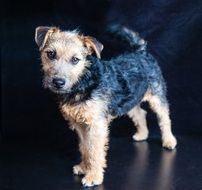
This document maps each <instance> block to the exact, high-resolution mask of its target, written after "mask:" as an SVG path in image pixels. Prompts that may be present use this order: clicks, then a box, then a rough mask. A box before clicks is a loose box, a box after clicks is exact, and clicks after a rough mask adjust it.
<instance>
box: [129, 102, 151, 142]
mask: <svg viewBox="0 0 202 190" xmlns="http://www.w3.org/2000/svg"><path fill="white" fill-rule="evenodd" d="M146 114H147V112H146V111H145V110H143V109H142V108H141V107H140V105H137V106H135V107H134V108H133V109H132V110H130V111H129V112H128V116H129V117H130V118H131V119H132V121H133V122H134V124H135V126H136V129H137V132H136V133H135V134H134V135H133V139H134V140H136V141H142V140H146V139H147V138H148V134H149V132H148V129H147V121H146Z"/></svg>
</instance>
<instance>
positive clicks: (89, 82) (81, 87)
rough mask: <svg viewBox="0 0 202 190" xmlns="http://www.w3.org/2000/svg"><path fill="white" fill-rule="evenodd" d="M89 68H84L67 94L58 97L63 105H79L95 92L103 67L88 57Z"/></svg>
mask: <svg viewBox="0 0 202 190" xmlns="http://www.w3.org/2000/svg"><path fill="white" fill-rule="evenodd" d="M87 59H88V61H89V66H87V67H86V68H85V71H84V74H83V75H82V76H81V78H80V79H79V81H78V82H77V83H76V84H75V85H73V86H72V88H71V91H70V92H69V93H66V94H63V95H60V98H62V100H63V103H64V104H65V103H70V104H74V103H80V102H84V101H86V100H88V99H90V98H91V95H92V92H93V90H95V89H96V88H97V87H98V85H99V83H100V79H101V76H102V75H101V72H102V70H103V68H102V67H103V66H102V64H101V63H100V61H99V59H97V58H95V57H93V56H88V58H87Z"/></svg>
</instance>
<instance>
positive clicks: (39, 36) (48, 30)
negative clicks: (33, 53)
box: [35, 26, 60, 50]
mask: <svg viewBox="0 0 202 190" xmlns="http://www.w3.org/2000/svg"><path fill="white" fill-rule="evenodd" d="M58 31H60V30H59V28H56V27H48V26H39V27H37V28H36V30H35V42H36V43H37V45H38V46H39V50H42V49H43V48H44V46H45V44H46V42H47V40H48V38H49V37H50V35H51V34H52V33H54V32H58Z"/></svg>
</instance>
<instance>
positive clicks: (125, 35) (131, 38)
mask: <svg viewBox="0 0 202 190" xmlns="http://www.w3.org/2000/svg"><path fill="white" fill-rule="evenodd" d="M107 31H108V32H109V33H111V34H114V35H115V36H117V37H119V38H120V39H121V40H123V41H126V42H127V43H129V45H130V46H131V47H135V48H136V49H137V50H139V51H142V50H146V47H147V42H146V41H145V40H144V39H142V38H141V37H140V36H139V34H138V33H136V32H134V31H132V30H130V29H128V28H126V27H124V26H121V25H111V26H110V27H108V30H107Z"/></svg>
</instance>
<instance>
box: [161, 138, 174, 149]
mask: <svg viewBox="0 0 202 190" xmlns="http://www.w3.org/2000/svg"><path fill="white" fill-rule="evenodd" d="M176 145H177V140H176V138H175V137H174V136H173V135H170V136H168V137H166V138H164V139H163V147H164V148H167V149H170V150H172V149H174V148H175V147H176Z"/></svg>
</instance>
